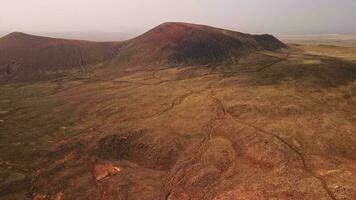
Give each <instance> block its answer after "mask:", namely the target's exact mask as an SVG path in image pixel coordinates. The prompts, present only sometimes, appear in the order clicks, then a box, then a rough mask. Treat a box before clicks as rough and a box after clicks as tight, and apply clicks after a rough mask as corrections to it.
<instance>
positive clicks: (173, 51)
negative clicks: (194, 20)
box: [116, 23, 286, 65]
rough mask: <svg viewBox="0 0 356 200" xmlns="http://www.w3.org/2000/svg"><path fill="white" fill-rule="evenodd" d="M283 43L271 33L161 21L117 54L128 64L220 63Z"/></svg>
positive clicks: (278, 46) (270, 48)
mask: <svg viewBox="0 0 356 200" xmlns="http://www.w3.org/2000/svg"><path fill="white" fill-rule="evenodd" d="M284 47H286V45H285V44H283V43H282V42H281V41H279V40H278V39H276V38H275V37H273V36H272V35H250V34H244V33H239V32H234V31H228V30H223V29H218V28H214V27H209V26H204V25H196V24H187V23H164V24H161V25H159V26H158V27H156V28H154V29H152V30H150V31H148V32H147V33H145V34H143V35H141V36H139V37H137V38H134V39H133V40H131V41H130V42H128V43H127V45H124V46H123V47H122V48H121V50H120V53H119V55H118V57H117V59H116V60H117V61H119V62H128V63H129V64H130V65H157V64H178V65H181V64H194V65H195V64H198V65H201V64H203V65H204V64H219V63H229V62H235V61H237V60H239V58H240V57H242V56H244V55H247V54H248V53H250V52H254V51H260V50H270V51H274V50H277V49H280V48H284Z"/></svg>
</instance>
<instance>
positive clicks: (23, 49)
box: [0, 23, 286, 79]
mask: <svg viewBox="0 0 356 200" xmlns="http://www.w3.org/2000/svg"><path fill="white" fill-rule="evenodd" d="M284 47H286V45H284V44H283V43H282V42H280V41H279V40H278V39H276V38H275V37H273V36H272V35H251V34H244V33H239V32H234V31H228V30H223V29H218V28H213V27H209V26H204V25H196V24H187V23H164V24H161V25H159V26H157V27H155V28H153V29H152V30H150V31H148V32H146V33H144V34H143V35H141V36H138V37H137V38H134V39H131V40H128V41H124V42H106V43H105V42H89V41H78V40H65V39H54V38H48V37H40V36H34V35H28V34H24V33H18V32H15V33H11V34H9V35H7V36H5V37H3V38H0V79H1V78H2V79H4V77H5V79H6V78H7V79H11V77H18V76H24V77H27V78H28V77H29V76H31V75H33V74H42V76H43V75H44V74H48V73H49V72H53V71H62V70H66V69H72V68H78V67H83V66H86V65H89V64H95V63H100V62H103V61H106V60H111V61H112V62H111V66H114V69H123V68H125V69H126V68H141V69H148V68H157V67H158V66H163V65H167V66H186V65H219V64H226V63H237V62H238V61H239V60H240V59H242V58H244V57H246V56H248V55H249V54H251V53H254V52H259V51H277V50H278V49H280V48H284ZM35 77H37V76H35ZM32 79H33V78H32Z"/></svg>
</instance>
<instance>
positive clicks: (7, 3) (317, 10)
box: [0, 0, 356, 34]
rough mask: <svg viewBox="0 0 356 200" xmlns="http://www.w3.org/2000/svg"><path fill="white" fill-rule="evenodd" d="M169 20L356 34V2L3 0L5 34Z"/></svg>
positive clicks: (139, 27) (0, 19)
mask: <svg viewBox="0 0 356 200" xmlns="http://www.w3.org/2000/svg"><path fill="white" fill-rule="evenodd" d="M167 21H184V22H193V23H201V24H208V25H212V26H218V27H223V28H229V29H234V30H238V31H242V32H252V33H287V34H288V33H291V34H301V33H356V0H0V32H11V31H23V32H70V31H83V32H142V31H145V30H147V29H149V28H152V27H153V26H156V25H158V24H160V23H162V22H167Z"/></svg>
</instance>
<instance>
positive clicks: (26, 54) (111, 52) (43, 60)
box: [0, 32, 120, 78]
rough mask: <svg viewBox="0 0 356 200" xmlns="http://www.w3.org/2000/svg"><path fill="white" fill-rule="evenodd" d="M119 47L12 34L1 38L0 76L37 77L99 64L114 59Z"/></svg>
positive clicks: (115, 44) (111, 44) (101, 43)
mask: <svg viewBox="0 0 356 200" xmlns="http://www.w3.org/2000/svg"><path fill="white" fill-rule="evenodd" d="M119 46H120V44H119V43H108V42H88V41H80V40H65V39H55V38H49V37H41V36H34V35H29V34H25V33H20V32H14V33H10V34H8V35H6V36H4V37H2V38H0V77H3V78H4V77H6V78H11V77H14V76H16V77H19V76H20V77H29V76H34V77H37V76H38V75H39V74H44V73H45V72H48V71H54V70H67V69H72V68H75V67H79V66H85V65H88V64H94V63H99V62H102V61H104V60H108V59H111V58H113V57H115V56H116V54H117V51H118V49H119Z"/></svg>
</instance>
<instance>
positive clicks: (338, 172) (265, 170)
mask: <svg viewBox="0 0 356 200" xmlns="http://www.w3.org/2000/svg"><path fill="white" fill-rule="evenodd" d="M269 56H273V57H274V58H275V61H274V62H273V63H267V64H266V63H265V64H261V63H258V62H257V63H256V64H251V63H250V65H253V66H251V67H250V68H249V69H250V70H246V69H244V68H243V67H242V68H241V70H239V69H240V68H239V67H237V69H234V70H233V71H231V70H226V69H227V68H229V69H230V68H231V67H226V66H220V67H217V68H216V69H211V68H209V67H204V66H187V67H178V68H162V69H160V70H150V71H135V72H131V73H127V74H125V75H122V76H120V77H116V78H115V79H110V78H103V76H100V74H98V73H95V72H92V73H88V72H86V73H85V74H84V73H81V72H78V73H76V74H74V75H73V74H72V75H70V76H67V77H65V78H62V79H57V80H53V81H45V82H37V83H19V84H10V85H9V84H8V85H1V86H0V120H1V121H0V199H26V198H28V199H32V198H34V199H147V200H157V199H215V200H223V199H350V200H351V199H356V48H355V47H335V46H307V45H303V46H301V45H298V46H292V48H291V49H290V50H288V51H285V52H284V53H281V54H280V55H269ZM244 67H246V66H244ZM103 164H107V165H106V166H114V167H117V168H119V169H120V171H118V172H117V173H116V172H115V171H112V169H111V172H115V173H111V174H110V175H109V176H107V177H105V178H104V179H101V180H99V181H97V180H96V179H95V177H94V176H95V170H94V169H96V168H95V167H96V166H100V165H103ZM97 169H105V167H104V168H103V167H102V168H97Z"/></svg>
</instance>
